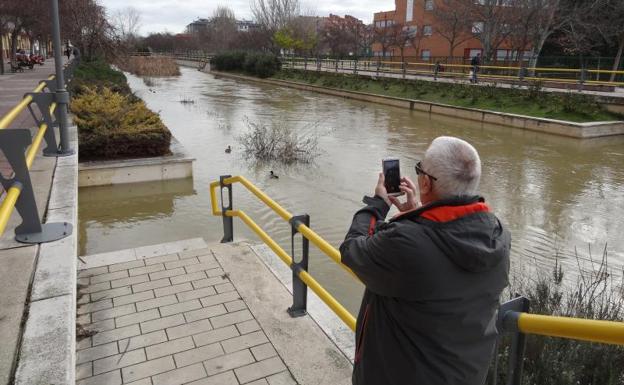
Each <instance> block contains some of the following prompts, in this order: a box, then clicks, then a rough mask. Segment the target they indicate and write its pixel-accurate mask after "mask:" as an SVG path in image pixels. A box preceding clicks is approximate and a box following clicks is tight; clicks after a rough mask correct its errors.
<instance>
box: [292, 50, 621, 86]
mask: <svg viewBox="0 0 624 385" xmlns="http://www.w3.org/2000/svg"><path fill="white" fill-rule="evenodd" d="M320 62H321V63H322V66H323V67H324V68H326V69H335V68H336V66H338V69H340V70H355V69H356V67H355V64H354V63H355V62H356V61H355V60H334V59H322V60H321V61H320ZM303 63H307V66H308V67H309V68H313V67H314V65H315V63H316V61H315V60H314V59H305V58H298V57H297V58H285V59H284V64H285V65H286V66H289V65H296V66H299V67H302V66H303V65H304V64H303ZM338 63H339V64H338ZM378 64H379V67H378ZM435 66H436V64H435V63H428V62H405V63H403V62H397V61H387V60H380V61H376V60H365V61H357V70H358V71H373V72H377V71H378V72H380V73H390V74H396V75H402V74H403V73H405V74H422V75H432V74H433V72H434V68H435ZM441 66H442V67H444V69H445V70H444V71H439V72H438V73H437V76H438V77H463V76H466V75H467V72H468V71H470V70H471V69H472V67H473V66H471V65H469V64H444V63H441ZM364 67H366V68H364ZM447 68H448V69H456V70H455V71H446V69H447ZM479 68H480V69H482V70H488V71H489V72H491V73H482V72H481V73H479V78H480V79H493V80H518V79H519V78H520V76H519V72H520V71H521V70H522V71H524V74H525V76H523V77H522V79H523V80H532V81H544V82H555V83H578V82H579V79H578V78H577V77H579V78H580V77H581V74H582V73H583V70H582V69H578V68H554V67H553V68H551V67H527V68H522V69H521V68H520V67H514V66H495V65H481V66H479ZM457 70H463V72H457ZM495 72H498V73H495ZM509 73H513V75H510V74H509ZM540 73H542V74H544V75H547V74H548V73H552V74H554V75H557V74H560V75H564V74H569V75H571V76H574V77H550V76H535V75H530V74H540ZM585 73H586V74H588V75H589V74H593V75H598V77H599V76H600V75H601V74H604V75H612V74H615V75H624V71H612V70H600V69H592V70H586V71H585ZM584 83H586V84H595V85H605V86H624V81H609V80H600V79H598V80H592V79H590V78H589V77H588V78H587V79H585V80H584Z"/></svg>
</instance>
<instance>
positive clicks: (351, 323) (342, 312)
mask: <svg viewBox="0 0 624 385" xmlns="http://www.w3.org/2000/svg"><path fill="white" fill-rule="evenodd" d="M223 183H224V184H226V185H231V184H233V183H240V184H242V185H243V186H245V188H247V190H249V191H250V192H251V193H252V194H254V195H255V196H256V197H257V198H258V199H260V200H261V201H262V202H263V203H264V204H265V205H267V206H268V207H269V208H271V209H272V210H273V211H274V212H275V213H277V215H279V216H280V217H281V218H282V219H283V220H285V221H289V220H290V219H292V217H293V215H292V214H291V213H289V212H288V211H287V210H286V209H284V208H283V207H282V206H280V205H279V204H278V203H277V202H275V201H274V200H273V199H271V198H270V197H269V196H267V195H266V194H265V193H264V192H262V191H261V190H260V189H258V188H257V187H256V186H254V185H253V184H252V183H251V182H249V181H248V180H247V179H246V178H245V177H242V176H234V177H231V178H227V179H225V180H224V181H223ZM219 186H220V183H219V182H213V183H211V184H210V201H211V205H212V214H213V215H223V213H222V212H221V211H220V210H219V208H218V206H217V193H216V190H217V188H218V187H219ZM225 216H229V217H238V218H240V219H241V220H242V221H243V222H244V223H245V224H246V225H247V226H248V227H249V228H250V229H251V230H252V231H253V232H254V233H256V234H257V235H258V236H259V237H260V239H262V241H263V242H264V243H265V244H266V245H267V246H269V248H270V249H271V250H273V251H274V252H275V254H277V256H278V257H279V258H280V259H281V260H282V261H283V262H284V263H285V264H286V265H288V266H289V267H290V266H291V265H292V264H293V259H292V257H291V256H290V255H289V254H288V253H287V252H286V251H285V250H284V249H283V248H282V247H281V246H280V245H278V244H277V242H275V241H274V240H273V239H271V237H270V236H269V235H268V234H267V233H266V232H265V231H264V230H262V228H260V226H258V225H257V224H256V223H255V222H254V221H253V220H252V219H251V218H250V217H249V216H248V215H247V214H245V212H243V211H242V210H228V211H226V212H225ZM297 230H298V231H299V232H300V233H301V235H302V236H304V237H305V238H307V239H308V240H309V241H310V242H311V243H313V244H314V245H316V246H317V247H318V248H319V249H320V250H321V251H322V252H323V253H325V254H326V255H328V256H329V257H330V258H332V259H333V260H334V261H336V263H338V264H339V265H340V266H341V267H343V268H344V269H345V270H346V271H347V272H349V273H350V274H351V275H353V276H354V277H356V275H355V274H354V273H353V271H351V269H349V268H348V267H347V266H345V265H343V264H342V263H341V262H340V252H339V251H338V250H336V248H334V247H333V246H331V245H330V244H329V243H327V242H326V241H325V240H323V239H322V238H321V237H320V236H319V235H318V234H316V233H315V232H314V231H313V230H312V229H310V228H309V227H308V226H306V225H304V224H300V225H299V226H298V227H297ZM298 276H299V278H300V279H301V280H302V281H303V282H304V283H305V284H306V285H307V286H308V287H309V288H310V289H311V290H312V291H313V292H314V293H316V295H318V297H319V298H320V299H321V300H322V301H323V302H325V304H326V305H327V306H329V308H330V309H332V311H333V312H334V313H335V314H336V315H337V316H338V317H339V318H340V319H341V320H342V321H343V322H344V323H345V324H346V325H347V326H348V327H349V328H350V329H351V330H355V318H354V317H353V315H352V314H351V313H349V311H348V310H347V309H345V308H344V306H342V305H341V304H340V303H339V302H338V301H337V300H336V299H335V298H334V297H333V296H332V295H331V294H330V293H329V292H327V290H325V289H324V288H323V287H322V286H321V285H320V284H319V283H318V281H316V280H315V279H314V278H313V277H312V276H311V275H310V274H309V273H308V272H307V271H300V272H299V274H298ZM356 278H357V277H356Z"/></svg>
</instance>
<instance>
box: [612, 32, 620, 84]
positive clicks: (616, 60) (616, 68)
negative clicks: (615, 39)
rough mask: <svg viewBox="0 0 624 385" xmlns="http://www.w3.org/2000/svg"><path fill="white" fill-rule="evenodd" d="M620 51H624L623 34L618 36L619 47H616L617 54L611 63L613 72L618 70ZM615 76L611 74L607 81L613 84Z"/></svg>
mask: <svg viewBox="0 0 624 385" xmlns="http://www.w3.org/2000/svg"><path fill="white" fill-rule="evenodd" d="M622 51H624V34H622V36H620V46H619V47H618V51H617V54H616V55H615V61H614V62H613V69H612V70H613V71H617V70H618V68H620V61H622ZM615 76H616V74H615V73H612V74H611V78H610V79H609V81H611V82H614V81H615Z"/></svg>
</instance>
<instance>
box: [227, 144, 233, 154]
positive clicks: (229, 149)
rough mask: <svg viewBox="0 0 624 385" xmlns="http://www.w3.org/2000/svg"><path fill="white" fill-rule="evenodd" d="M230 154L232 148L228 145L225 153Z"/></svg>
mask: <svg viewBox="0 0 624 385" xmlns="http://www.w3.org/2000/svg"><path fill="white" fill-rule="evenodd" d="M230 152H232V147H231V146H230V145H228V146H227V148H226V149H225V153H226V154H229V153H230Z"/></svg>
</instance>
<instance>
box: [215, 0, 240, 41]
mask: <svg viewBox="0 0 624 385" xmlns="http://www.w3.org/2000/svg"><path fill="white" fill-rule="evenodd" d="M237 32H238V31H237V29H236V16H235V15H234V11H232V10H231V9H230V8H228V7H224V6H219V7H217V9H215V11H214V13H213V14H212V18H211V19H210V27H209V29H208V34H209V35H210V42H211V48H213V49H214V50H216V51H221V50H224V49H228V48H230V46H231V43H232V41H234V39H235V38H236V34H237Z"/></svg>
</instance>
